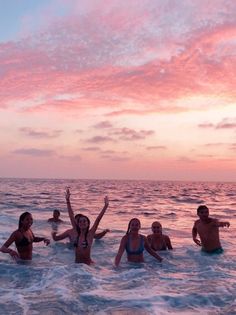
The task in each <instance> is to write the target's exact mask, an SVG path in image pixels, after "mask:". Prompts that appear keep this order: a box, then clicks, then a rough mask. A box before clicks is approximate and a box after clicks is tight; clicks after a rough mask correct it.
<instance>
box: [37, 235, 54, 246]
mask: <svg viewBox="0 0 236 315" xmlns="http://www.w3.org/2000/svg"><path fill="white" fill-rule="evenodd" d="M33 242H34V243H39V242H44V244H46V245H47V246H48V245H49V244H50V240H49V239H48V238H46V237H38V236H34V240H33Z"/></svg>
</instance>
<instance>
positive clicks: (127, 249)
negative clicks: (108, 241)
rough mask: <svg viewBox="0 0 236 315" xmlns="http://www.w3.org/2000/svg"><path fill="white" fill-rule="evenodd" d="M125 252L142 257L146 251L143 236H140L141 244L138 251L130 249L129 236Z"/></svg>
mask: <svg viewBox="0 0 236 315" xmlns="http://www.w3.org/2000/svg"><path fill="white" fill-rule="evenodd" d="M125 250H126V252H127V254H128V255H140V254H142V253H143V251H144V237H143V236H142V235H141V236H140V243H139V247H138V249H136V250H131V249H130V236H128V240H127V243H126V246H125Z"/></svg>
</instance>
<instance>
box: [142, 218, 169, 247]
mask: <svg viewBox="0 0 236 315" xmlns="http://www.w3.org/2000/svg"><path fill="white" fill-rule="evenodd" d="M147 240H148V243H149V245H150V247H151V248H152V249H153V250H155V251H159V250H167V249H173V247H172V245H171V241H170V238H169V236H168V235H165V234H163V233H162V225H161V223H160V222H158V221H154V222H153V223H152V234H149V235H148V236H147Z"/></svg>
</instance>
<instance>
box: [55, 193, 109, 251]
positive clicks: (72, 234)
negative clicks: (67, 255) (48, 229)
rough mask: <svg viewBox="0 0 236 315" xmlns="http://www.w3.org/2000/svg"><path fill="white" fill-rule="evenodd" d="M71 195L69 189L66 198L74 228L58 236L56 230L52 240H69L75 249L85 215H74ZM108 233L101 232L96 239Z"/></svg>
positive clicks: (96, 235)
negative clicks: (82, 218)
mask: <svg viewBox="0 0 236 315" xmlns="http://www.w3.org/2000/svg"><path fill="white" fill-rule="evenodd" d="M70 195H71V193H70V190H69V188H67V189H66V193H65V197H66V204H67V210H68V214H69V217H70V221H71V225H72V228H71V229H67V230H66V231H64V232H63V233H61V234H57V229H54V230H53V231H52V238H53V240H54V241H60V240H63V239H66V238H68V239H69V241H70V245H71V246H72V247H74V246H76V244H77V238H78V226H79V219H80V218H81V217H83V214H81V213H79V214H76V215H74V211H73V209H72V206H71V202H70ZM108 232H110V230H109V229H105V230H103V231H101V232H98V233H95V234H94V239H101V238H102V237H103V236H105V235H106V234H107V233H108Z"/></svg>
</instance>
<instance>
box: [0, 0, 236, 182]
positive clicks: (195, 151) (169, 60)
mask: <svg viewBox="0 0 236 315" xmlns="http://www.w3.org/2000/svg"><path fill="white" fill-rule="evenodd" d="M0 21H1V22H0V23H1V24H2V25H1V26H2V27H1V30H0V64H1V67H0V77H1V80H0V95H1V98H0V128H1V133H0V145H1V150H0V158H1V163H0V177H46V178H107V179H153V180H204V181H208V180H209V181H211V180H217V181H236V163H235V158H236V75H235V73H236V3H235V1H234V0H232V1H225V0H210V1H205V0H198V1H195V0H192V1H189V0H183V1H177V0H172V1H162V0H145V1H137V0H135V1H134V0H129V1H118V0H113V1H107V0H102V1H96V0H86V1H85V0H81V1H72V0H47V1H46V0H42V1H35V2H34V3H31V4H29V1H27V0H22V2H21V4H20V5H19V1H17V0H13V1H9V2H8V1H7V2H6V3H5V4H3V5H2V8H1V12H0ZM6 30H7V31H6Z"/></svg>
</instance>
